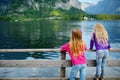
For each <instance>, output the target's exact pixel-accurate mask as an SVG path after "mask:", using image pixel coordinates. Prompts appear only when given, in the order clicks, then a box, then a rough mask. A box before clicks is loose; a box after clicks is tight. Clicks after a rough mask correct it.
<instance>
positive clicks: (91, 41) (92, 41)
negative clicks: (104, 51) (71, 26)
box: [90, 34, 95, 50]
mask: <svg viewBox="0 0 120 80" xmlns="http://www.w3.org/2000/svg"><path fill="white" fill-rule="evenodd" d="M94 37H95V35H94V34H93V35H92V38H91V40H90V50H92V49H93V46H94Z"/></svg>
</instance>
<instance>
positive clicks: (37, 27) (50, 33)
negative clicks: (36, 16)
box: [0, 20, 120, 77]
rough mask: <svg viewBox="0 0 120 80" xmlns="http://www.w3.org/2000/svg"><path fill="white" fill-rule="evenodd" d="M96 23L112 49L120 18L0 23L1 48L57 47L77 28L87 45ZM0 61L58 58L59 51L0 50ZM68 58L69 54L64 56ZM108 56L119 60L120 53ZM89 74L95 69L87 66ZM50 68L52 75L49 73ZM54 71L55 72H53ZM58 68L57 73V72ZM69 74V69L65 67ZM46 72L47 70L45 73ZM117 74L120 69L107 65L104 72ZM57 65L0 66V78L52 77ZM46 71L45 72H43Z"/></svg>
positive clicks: (119, 41)
mask: <svg viewBox="0 0 120 80" xmlns="http://www.w3.org/2000/svg"><path fill="white" fill-rule="evenodd" d="M96 23H102V24H103V25H104V26H105V28H106V30H107V31H108V34H109V39H110V43H111V47H112V48H120V20H93V21H63V20H45V21H39V22H36V21H32V22H0V28H1V29H0V49H9V48H10V49H21V48H22V49H23V48H26V49H27V48H31V49H34V48H60V46H61V45H63V44H64V43H66V42H68V41H69V38H70V35H71V31H72V29H74V28H80V29H81V30H82V33H83V39H84V41H85V42H86V44H87V47H88V48H89V41H90V38H91V34H92V29H93V27H94V25H95V24H96ZM86 56H87V59H95V53H90V52H87V53H86ZM0 59H1V60H6V59H7V60H16V59H17V60H23V59H24V60H33V59H35V60H36V59H38V60H39V59H60V53H55V52H36V53H34V52H31V53H29V52H28V53H0ZM67 59H69V56H67ZM109 59H120V53H118V52H114V53H112V52H111V53H110V57H109ZM88 70H89V72H91V71H94V73H92V74H91V73H89V72H88V73H87V74H88V76H91V75H92V76H93V75H94V74H95V70H94V68H88ZM51 71H52V74H51ZM53 71H54V72H55V73H53ZM56 71H57V72H56ZM67 71H68V74H66V75H69V71H70V70H69V69H68V70H67ZM48 72H49V73H48ZM112 72H114V74H115V75H114V76H120V74H119V73H120V69H119V68H114V67H113V68H108V71H107V75H110V76H113V75H112ZM57 73H59V70H58V69H56V68H54V69H53V68H51V69H49V68H45V70H43V69H41V68H0V77H44V76H46V77H54V76H59V74H57ZM46 74H47V75H46Z"/></svg>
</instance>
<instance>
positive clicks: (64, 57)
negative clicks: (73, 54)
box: [60, 52, 66, 77]
mask: <svg viewBox="0 0 120 80" xmlns="http://www.w3.org/2000/svg"><path fill="white" fill-rule="evenodd" d="M65 59H66V52H61V60H65ZM65 74H66V70H65V67H61V70H60V77H65Z"/></svg>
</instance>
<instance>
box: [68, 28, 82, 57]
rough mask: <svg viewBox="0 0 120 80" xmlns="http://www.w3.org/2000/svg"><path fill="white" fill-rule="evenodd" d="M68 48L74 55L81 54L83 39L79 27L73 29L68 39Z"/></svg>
mask: <svg viewBox="0 0 120 80" xmlns="http://www.w3.org/2000/svg"><path fill="white" fill-rule="evenodd" d="M70 50H71V53H72V55H73V56H74V57H78V56H79V55H82V52H83V51H84V41H83V40H82V32H81V31H80V29H74V30H73V31H72V36H71V39H70Z"/></svg>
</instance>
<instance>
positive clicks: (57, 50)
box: [0, 49, 120, 52]
mask: <svg viewBox="0 0 120 80" xmlns="http://www.w3.org/2000/svg"><path fill="white" fill-rule="evenodd" d="M0 52H60V49H0ZM86 52H95V50H86ZM110 52H120V49H111V50H110Z"/></svg>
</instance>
